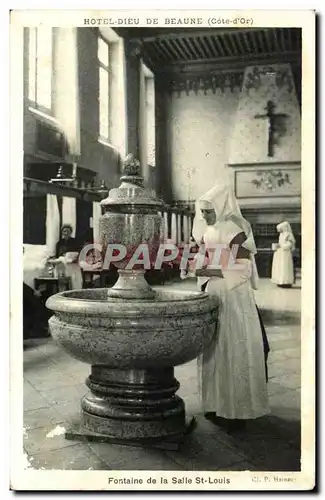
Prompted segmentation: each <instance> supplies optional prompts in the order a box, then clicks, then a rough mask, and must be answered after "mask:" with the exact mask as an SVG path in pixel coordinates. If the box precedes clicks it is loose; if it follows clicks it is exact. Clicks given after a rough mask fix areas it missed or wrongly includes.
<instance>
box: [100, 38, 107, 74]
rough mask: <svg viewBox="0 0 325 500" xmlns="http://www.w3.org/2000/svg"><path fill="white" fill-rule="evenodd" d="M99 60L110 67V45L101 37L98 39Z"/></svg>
mask: <svg viewBox="0 0 325 500" xmlns="http://www.w3.org/2000/svg"><path fill="white" fill-rule="evenodd" d="M98 59H99V60H100V62H101V63H103V64H105V66H107V67H108V64H109V58H108V44H107V43H106V42H105V41H104V40H103V39H102V38H100V37H98Z"/></svg>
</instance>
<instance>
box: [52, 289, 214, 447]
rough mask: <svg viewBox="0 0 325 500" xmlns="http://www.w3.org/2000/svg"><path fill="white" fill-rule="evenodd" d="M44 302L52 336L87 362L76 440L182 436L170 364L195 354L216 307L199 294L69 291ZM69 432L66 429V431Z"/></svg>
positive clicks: (183, 428)
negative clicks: (137, 296)
mask: <svg viewBox="0 0 325 500" xmlns="http://www.w3.org/2000/svg"><path fill="white" fill-rule="evenodd" d="M46 306H47V307H48V308H49V309H51V310H52V311H53V312H54V315H53V316H52V317H51V318H50V320H49V326H50V331H51V334H52V336H53V338H54V340H55V341H56V342H57V343H58V344H59V345H61V346H62V348H63V349H64V350H65V351H67V352H68V353H69V354H70V355H71V356H72V357H74V358H76V359H78V360H80V361H83V362H85V363H89V364H90V365H91V374H90V376H89V377H88V378H87V380H86V385H87V386H88V388H89V389H90V391H89V393H88V394H86V395H85V396H84V397H83V399H82V401H81V409H82V412H81V426H80V429H81V430H79V431H78V433H77V434H76V436H77V437H80V435H82V437H83V438H84V436H85V435H86V437H87V438H90V439H96V438H98V439H99V440H100V441H102V440H113V441H114V442H122V443H124V444H125V443H134V442H135V441H139V440H140V441H141V442H145V444H146V443H147V442H148V440H159V441H161V440H162V439H166V438H168V439H169V438H171V437H174V438H176V437H177V439H179V436H184V435H185V434H186V421H185V406H184V402H183V400H182V399H181V398H180V397H179V396H177V395H176V392H177V390H178V388H179V383H178V381H177V380H176V379H175V377H174V366H177V365H180V364H183V363H187V362H188V361H191V360H192V359H194V358H196V357H197V356H199V354H200V353H201V352H202V351H203V349H204V347H205V346H206V345H207V344H208V343H209V342H210V341H211V339H212V336H213V335H214V332H215V324H216V315H217V304H216V301H215V299H212V298H211V297H209V296H208V295H207V294H206V293H203V292H195V291H193V292H191V291H179V290H178V291H166V290H155V296H154V298H152V299H146V300H127V301H126V300H125V299H119V298H112V297H107V289H106V288H105V289H91V290H72V291H66V292H62V293H59V294H57V295H53V296H51V297H50V298H49V299H48V300H47V303H46ZM70 437H71V433H70Z"/></svg>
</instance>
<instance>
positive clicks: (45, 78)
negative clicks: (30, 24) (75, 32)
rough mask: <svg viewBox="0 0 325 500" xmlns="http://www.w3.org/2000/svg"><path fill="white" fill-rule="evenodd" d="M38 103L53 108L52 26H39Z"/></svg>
mask: <svg viewBox="0 0 325 500" xmlns="http://www.w3.org/2000/svg"><path fill="white" fill-rule="evenodd" d="M37 104H38V106H44V107H45V108H47V109H51V108H52V28H47V27H43V26H42V27H40V28H37Z"/></svg>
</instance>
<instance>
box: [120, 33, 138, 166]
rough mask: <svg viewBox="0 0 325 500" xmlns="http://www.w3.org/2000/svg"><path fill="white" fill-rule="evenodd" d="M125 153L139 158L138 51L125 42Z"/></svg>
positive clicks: (132, 44)
mask: <svg viewBox="0 0 325 500" xmlns="http://www.w3.org/2000/svg"><path fill="white" fill-rule="evenodd" d="M124 48H125V75H126V113H127V120H126V122H127V134H126V136H127V141H126V142H127V148H126V151H127V153H133V154H134V155H135V156H136V157H137V158H140V134H139V130H140V62H141V60H140V50H139V49H138V47H137V46H136V45H135V44H134V43H132V42H130V41H129V40H125V43H124Z"/></svg>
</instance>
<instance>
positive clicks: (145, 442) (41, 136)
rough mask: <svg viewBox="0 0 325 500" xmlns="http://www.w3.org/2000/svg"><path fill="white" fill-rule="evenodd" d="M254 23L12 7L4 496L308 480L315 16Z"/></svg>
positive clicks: (216, 16)
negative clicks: (13, 258)
mask: <svg viewBox="0 0 325 500" xmlns="http://www.w3.org/2000/svg"><path fill="white" fill-rule="evenodd" d="M258 12H259V11H242V12H241V13H239V14H240V15H238V16H237V14H236V11H228V12H227V11H226V12H222V11H220V12H219V11H214V12H211V13H209V12H208V11H199V10H198V11H189V12H187V11H185V10H184V11H176V12H175V13H174V12H173V11H150V12H148V13H146V12H145V11H143V12H141V13H139V12H138V13H137V12H131V11H130V12H127V11H123V12H118V11H105V12H102V11H98V16H96V15H95V14H96V11H91V12H83V11H80V12H78V11H75V13H71V12H70V13H69V15H68V13H66V15H65V13H64V11H52V12H46V11H26V12H22V11H20V12H18V11H16V12H15V11H12V13H11V14H12V19H11V22H12V25H11V28H12V30H11V36H12V37H14V36H15V38H14V40H16V41H17V40H18V41H19V43H18V42H17V44H16V45H15V57H16V58H17V59H15V62H14V63H13V62H12V64H13V65H17V68H18V66H19V67H20V68H21V71H20V72H15V71H14V70H13V69H12V82H13V80H15V82H13V83H12V88H13V86H14V85H15V89H18V90H17V91H16V92H15V96H16V98H17V101H16V102H17V103H18V101H19V102H20V103H21V106H20V107H19V109H17V112H16V113H15V117H17V120H20V121H21V123H22V126H21V127H20V128H19V129H18V132H21V134H22V136H21V137H20V144H21V145H22V151H21V154H20V153H19V154H20V156H18V163H16V165H15V173H16V175H17V176H18V177H17V178H20V181H19V183H18V184H19V185H21V187H22V189H21V192H18V193H17V194H16V196H17V198H16V200H17V199H18V200H19V198H21V200H19V202H20V201H21V228H20V226H19V225H18V226H17V228H18V229H17V230H16V229H15V231H14V232H15V233H16V234H15V235H14V236H13V237H17V238H18V239H17V240H15V241H16V247H15V248H16V252H17V255H20V262H21V271H22V275H21V279H22V285H23V287H22V294H21V292H20V290H21V281H19V283H18V278H19V276H18V274H17V276H18V278H17V280H16V281H15V283H14V285H12V286H13V287H14V289H15V290H18V289H19V293H18V292H16V293H17V295H16V296H15V302H13V299H12V300H11V313H12V315H13V317H14V319H13V321H17V323H16V325H18V324H20V329H18V330H17V329H15V338H14V340H13V341H12V344H11V373H13V372H14V371H15V366H17V371H15V376H12V377H11V395H12V401H11V412H12V413H15V410H14V408H18V404H19V397H21V404H22V405H23V409H22V414H23V416H22V421H21V422H20V420H19V416H14V417H13V425H15V428H16V423H15V422H18V424H17V443H16V442H15V444H13V445H12V446H13V449H15V450H16V451H15V454H16V455H13V453H14V452H13V450H12V451H11V453H12V456H16V457H18V453H19V452H18V450H19V449H20V450H21V451H20V453H21V457H20V458H19V460H18V458H17V463H16V464H15V459H13V462H12V464H11V468H12V472H11V477H12V479H11V481H12V486H11V487H12V489H15V490H20V489H25V490H26V489H44V490H46V489H51V490H57V489H63V486H62V485H63V484H64V485H65V487H66V488H67V489H76V490H78V489H81V483H79V484H78V480H77V478H78V477H80V478H81V480H82V481H83V483H82V484H83V486H82V488H83V489H94V490H96V489H106V490H110V489H112V490H113V489H115V490H116V489H120V490H141V489H151V490H153V491H154V490H163V489H166V490H187V491H191V490H200V489H201V490H216V491H217V490H223V489H224V490H227V489H230V490H231V489H237V490H238V489H242V490H245V489H246V490H249V489H255V490H256V489H257V490H263V489H264V490H266V489H268V490H272V489H278V490H282V489H285V490H290V489H292V490H294V489H297V490H299V489H300V490H303V489H311V488H313V485H314V482H315V472H314V470H315V466H314V454H315V437H314V433H315V428H314V411H315V410H314V399H313V395H314V392H315V385H314V382H313V380H314V378H313V377H314V375H313V373H314V372H313V370H314V361H315V360H314V350H313V341H314V336H315V331H314V316H313V300H314V296H313V293H314V290H313V273H314V268H313V262H314V261H313V259H314V255H313V248H314V247H313V239H314V231H315V229H314V225H313V224H314V222H313V217H314V214H313V213H312V210H313V207H314V203H315V201H314V199H313V198H312V196H313V194H312V191H311V189H310V186H311V188H312V189H315V187H314V165H313V162H314V160H313V157H312V156H310V157H309V158H308V153H307V155H305V154H304V148H305V147H306V148H307V147H308V145H307V143H308V140H309V141H310V140H311V142H312V140H313V135H312V134H313V129H312V127H311V128H308V127H309V126H310V125H311V123H312V122H313V121H314V109H313V108H312V107H309V111H308V112H306V114H305V111H304V107H303V106H302V102H303V103H304V104H306V103H307V104H308V102H309V103H310V102H312V103H313V101H312V97H310V96H312V91H310V87H308V85H310V83H308V76H309V77H311V82H313V72H314V66H313V58H314V51H315V47H314V45H315V41H314V38H313V34H314V33H313V30H314V24H315V13H314V12H313V11H308V10H307V11H292V13H287V14H288V15H287V17H286V16H285V15H284V14H283V13H281V12H279V11H272V13H270V12H268V11H264V12H260V19H257V18H256V19H255V16H257V15H258ZM60 13H61V15H62V19H64V20H63V21H62V23H60V22H58V21H57V20H58V19H59V17H58V16H59V14H60ZM140 14H141V15H140ZM180 14H181V15H180ZM298 14H299V16H300V17H299V22H297V21H295V19H296V18H295V17H294V16H295V15H296V16H298ZM291 15H292V16H293V17H292V19H291V21H290V16H291ZM15 16H17V17H15ZM74 19H75V20H74ZM297 19H298V17H297ZM70 21H71V22H70ZM304 23H305V24H304ZM308 30H309V31H308ZM14 32H15V33H14ZM308 36H309V37H310V40H309V41H307V38H308ZM305 40H306V43H305ZM303 48H304V50H305V53H303ZM308 50H309V52H308ZM303 57H304V58H305V59H303ZM13 58H14V56H13V52H12V53H11V60H12V61H13ZM19 61H20V63H19ZM308 61H309V63H308ZM308 64H309V66H308ZM302 70H303V71H302ZM19 89H20V90H19ZM19 91H20V94H21V95H18V92H19ZM304 92H305V94H304ZM308 92H309V93H308ZM304 96H305V97H304ZM15 104H16V103H15ZM303 130H304V134H305V135H302V131H303ZM307 134H309V135H307ZM313 147H314V146H313V145H312V149H311V151H313ZM306 151H307V149H306ZM308 151H310V149H309V150H308ZM306 156H307V158H306ZM19 158H20V160H21V164H19ZM306 159H307V161H306ZM12 161H13V160H12ZM308 161H309V162H310V164H308ZM304 175H306V176H307V177H306V178H305V177H304ZM304 179H306V180H305V181H304ZM17 182H18V181H17ZM18 184H17V185H18ZM307 187H308V189H309V192H308V193H307V195H306V192H304V188H305V189H307ZM307 196H309V198H308V199H307ZM18 210H19V208H18ZM307 210H309V211H311V212H309V215H308V212H307ZM11 217H13V215H11ZM15 217H16V215H15ZM303 220H304V221H305V222H304V223H303ZM306 221H307V225H306ZM308 224H310V226H308ZM302 227H303V228H304V231H302ZM11 230H12V231H13V225H12V226H11ZM20 233H21V237H19V234H20ZM306 235H307V236H308V235H309V238H310V239H309V243H305V245H304V238H306ZM17 245H18V246H20V248H17ZM308 245H309V246H308ZM307 255H308V256H309V258H310V262H311V264H310V265H309V267H308V269H309V270H311V274H309V277H308V278H306V280H304V279H303V273H304V265H305V264H304V263H305V257H307ZM11 265H13V264H11ZM310 266H311V267H310ZM305 269H306V268H305ZM308 280H309V281H308ZM302 283H303V287H302ZM305 287H306V288H305ZM308 290H309V291H308ZM310 290H312V292H310ZM303 293H305V299H304V301H302V295H303ZM308 297H309V299H308ZM18 299H19V300H18ZM303 304H305V306H306V307H309V308H308V310H307V309H306V310H305V311H306V313H304V311H303V309H302V308H303ZM19 308H20V309H19ZM18 309H19V310H20V311H21V313H20V314H19V315H18V316H17V318H16V319H15V311H18ZM17 314H18V313H17ZM304 314H306V318H307V319H306V322H305V323H304V317H305V316H304ZM308 318H309V319H308ZM19 322H20V323H19ZM302 325H305V326H304V327H303V326H302ZM11 331H12V334H11V335H13V326H11ZM13 349H15V351H13ZM302 350H303V352H304V355H303V357H302V355H301V352H302ZM14 352H16V353H17V355H15V354H14ZM12 360H14V363H15V365H14V366H13V361H12ZM303 372H304V374H305V375H304V378H303V377H302V373H303ZM18 374H21V380H20V375H19V376H18ZM307 383H308V384H310V385H308V386H307V385H306V384H307ZM14 394H15V395H16V396H14ZM302 394H303V396H304V398H306V399H302ZM303 405H305V406H303ZM18 413H19V411H18ZM17 419H18V420H17ZM19 422H20V423H19ZM20 424H21V425H20ZM20 427H21V429H20ZM18 428H19V430H18ZM14 433H15V430H14V429H13V428H12V429H11V434H14ZM20 437H21V441H20ZM18 438H19V439H18ZM304 453H305V455H304ZM304 457H305V459H304ZM18 463H19V464H20V466H19V467H21V469H20V468H19V467H18ZM40 471H41V472H40ZM45 471H47V472H48V474H53V476H49V475H47V476H44V479H41V474H43V473H45ZM60 471H64V472H66V471H70V472H71V471H74V473H75V474H77V471H82V473H81V474H79V475H78V476H77V475H73V476H71V478H72V477H73V478H74V480H73V481H72V479H71V482H69V481H70V480H69V479H68V478H65V479H62V481H63V483H60V485H59V484H58V479H55V478H58V477H60V478H61V476H56V475H55V472H60ZM90 471H91V472H90ZM96 471H98V472H101V473H104V476H103V477H104V479H103V480H102V481H101V482H97V483H96V481H95V479H89V481H91V486H92V487H90V485H89V487H87V486H86V485H85V483H86V481H87V479H86V478H88V476H87V474H93V473H95V472H96ZM105 471H106V472H105ZM23 472H24V473H26V476H23V475H22V474H23ZM37 473H39V476H37ZM261 473H263V474H261ZM28 474H30V476H28ZM304 474H305V475H304ZM27 476H28V477H30V479H29V480H28V477H27ZM24 477H25V479H23V478H24ZM42 477H43V476H42ZM45 477H47V478H50V477H52V478H53V480H52V481H50V482H49V481H47V482H46V479H45ZM91 477H92V476H89V478H91ZM93 477H94V478H95V476H93ZM96 477H97V476H96ZM98 477H99V476H98ZM33 478H34V479H33ZM36 478H40V479H39V481H40V482H39V483H37V484H36V482H37V481H38V479H36ZM300 478H304V479H301V482H299V481H300ZM28 481H29V483H28ZM60 481H61V480H60ZM27 483H28V484H27ZM46 484H47V486H46ZM67 485H68V486H67Z"/></svg>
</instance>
